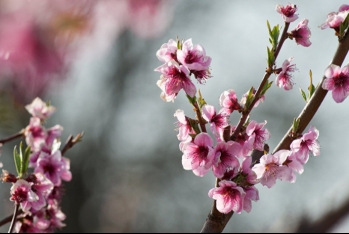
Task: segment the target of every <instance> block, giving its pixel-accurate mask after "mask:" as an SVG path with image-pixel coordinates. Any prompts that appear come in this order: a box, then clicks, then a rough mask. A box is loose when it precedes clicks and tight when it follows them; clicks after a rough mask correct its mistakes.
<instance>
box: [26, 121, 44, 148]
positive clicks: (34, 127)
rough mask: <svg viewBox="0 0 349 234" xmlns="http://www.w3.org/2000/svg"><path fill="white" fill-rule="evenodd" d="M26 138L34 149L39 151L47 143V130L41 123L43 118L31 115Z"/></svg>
mask: <svg viewBox="0 0 349 234" xmlns="http://www.w3.org/2000/svg"><path fill="white" fill-rule="evenodd" d="M24 135H25V140H26V143H27V145H28V146H30V147H31V150H32V151H39V150H40V149H41V147H42V146H43V145H44V144H45V141H46V137H47V132H46V129H45V128H44V127H43V126H42V125H41V120H40V119H39V118H38V117H31V118H30V123H29V125H28V126H27V127H26V128H25V131H24Z"/></svg>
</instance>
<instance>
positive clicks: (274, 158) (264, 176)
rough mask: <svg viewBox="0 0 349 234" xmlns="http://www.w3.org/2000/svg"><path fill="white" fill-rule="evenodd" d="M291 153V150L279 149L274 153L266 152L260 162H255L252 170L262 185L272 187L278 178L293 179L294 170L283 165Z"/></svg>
mask: <svg viewBox="0 0 349 234" xmlns="http://www.w3.org/2000/svg"><path fill="white" fill-rule="evenodd" d="M290 154H291V151H289V150H279V151H278V152H276V153H275V154H274V155H272V154H266V155H263V156H262V157H261V159H260V162H259V163H258V164H255V165H254V166H253V167H252V170H253V171H254V172H255V173H256V175H257V179H259V180H260V183H261V184H262V185H265V186H267V187H268V188H271V187H273V186H274V185H275V183H276V179H280V180H285V181H290V182H292V181H293V171H292V170H291V168H289V167H287V166H285V165H283V163H284V162H285V161H286V159H287V157H288V156H289V155H290Z"/></svg>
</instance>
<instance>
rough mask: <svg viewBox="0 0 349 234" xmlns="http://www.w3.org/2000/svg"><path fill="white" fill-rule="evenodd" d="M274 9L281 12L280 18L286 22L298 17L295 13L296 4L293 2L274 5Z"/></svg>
mask: <svg viewBox="0 0 349 234" xmlns="http://www.w3.org/2000/svg"><path fill="white" fill-rule="evenodd" d="M275 10H276V11H277V12H278V13H280V14H281V16H282V19H283V20H284V21H285V22H286V23H291V22H293V21H295V20H296V19H298V15H297V14H295V13H296V11H297V6H296V5H294V4H287V5H286V6H282V5H279V4H278V5H276V7H275Z"/></svg>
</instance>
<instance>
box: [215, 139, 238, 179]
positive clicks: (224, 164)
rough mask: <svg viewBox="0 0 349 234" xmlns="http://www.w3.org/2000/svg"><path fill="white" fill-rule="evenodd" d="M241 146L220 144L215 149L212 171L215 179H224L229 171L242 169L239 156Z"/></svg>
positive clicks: (227, 143)
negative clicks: (237, 156)
mask: <svg viewBox="0 0 349 234" xmlns="http://www.w3.org/2000/svg"><path fill="white" fill-rule="evenodd" d="M240 151H241V146H240V144H239V143H237V142H233V141H228V142H219V143H217V145H216V147H215V157H214V161H213V166H212V171H213V174H214V176H215V177H217V178H222V177H223V176H224V174H225V172H226V171H227V170H231V169H232V168H236V167H240V163H239V160H238V159H237V158H236V155H239V154H240Z"/></svg>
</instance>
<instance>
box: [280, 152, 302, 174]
mask: <svg viewBox="0 0 349 234" xmlns="http://www.w3.org/2000/svg"><path fill="white" fill-rule="evenodd" d="M284 165H286V166H288V167H289V168H291V169H292V170H293V171H295V172H297V173H298V174H302V173H303V172H304V166H303V165H304V163H301V162H300V161H299V159H298V156H297V153H295V152H292V153H291V154H290V156H288V157H287V159H286V161H285V162H284Z"/></svg>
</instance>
